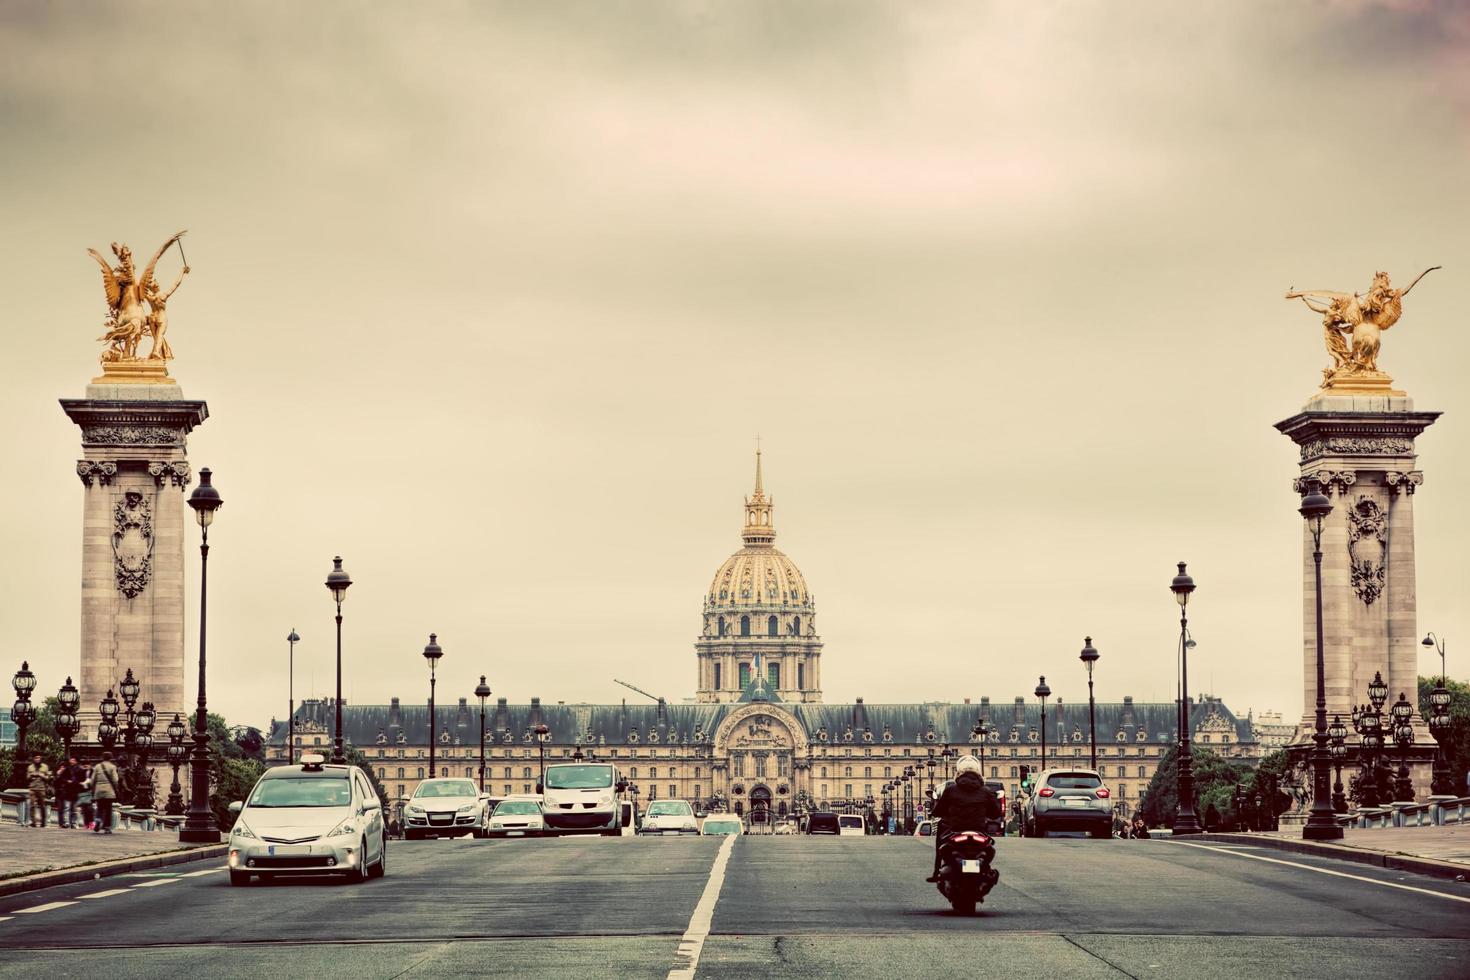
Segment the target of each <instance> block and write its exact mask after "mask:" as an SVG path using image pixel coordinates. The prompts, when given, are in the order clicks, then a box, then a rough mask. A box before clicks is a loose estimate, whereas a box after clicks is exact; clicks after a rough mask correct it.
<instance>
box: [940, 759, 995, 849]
mask: <svg viewBox="0 0 1470 980" xmlns="http://www.w3.org/2000/svg"><path fill="white" fill-rule="evenodd" d="M933 816H934V818H935V819H937V820H941V821H943V823H944V834H945V836H948V835H949V834H952V833H955V832H956V831H960V830H979V831H982V832H983V831H984V830H985V822H986V821H987V820H1000V819H1002V818H1003V817H1004V814H1002V813H1001V812H1000V800H998V799H997V798H996V796H995V791H994V790H992V789H991V788H990V787H989V786H986V785H985V780H984V779H982V778H980V776H979V775H978V774H977V773H973V772H962V773H960V774H959V776H958V777H956V778H955V781H954V782H952V783H950V784H949V785H948V786H946V787H945V788H944V792H943V793H940V794H939V799H937V800H935V801H934V812H933Z"/></svg>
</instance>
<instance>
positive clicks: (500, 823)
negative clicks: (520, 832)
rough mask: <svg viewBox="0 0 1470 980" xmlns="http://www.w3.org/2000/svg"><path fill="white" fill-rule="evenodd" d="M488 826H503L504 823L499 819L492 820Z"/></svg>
mask: <svg viewBox="0 0 1470 980" xmlns="http://www.w3.org/2000/svg"><path fill="white" fill-rule="evenodd" d="M490 826H492V827H504V826H505V823H504V822H503V821H500V820H492V821H490Z"/></svg>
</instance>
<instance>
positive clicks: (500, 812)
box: [485, 796, 546, 837]
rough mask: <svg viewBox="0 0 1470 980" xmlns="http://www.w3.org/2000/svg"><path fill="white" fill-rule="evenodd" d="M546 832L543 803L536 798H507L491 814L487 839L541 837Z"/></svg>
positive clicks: (486, 833) (486, 832)
mask: <svg viewBox="0 0 1470 980" xmlns="http://www.w3.org/2000/svg"><path fill="white" fill-rule="evenodd" d="M545 832H546V822H545V821H544V820H543V819H542V817H541V801H540V800H539V799H538V798H536V797H534V796H521V797H514V796H512V797H507V798H506V799H503V800H501V801H500V802H499V803H497V804H496V805H495V812H494V813H492V814H490V829H489V830H487V831H485V835H486V836H487V837H540V836H541V835H542V834H544V833H545Z"/></svg>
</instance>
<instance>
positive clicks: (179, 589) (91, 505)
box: [61, 383, 209, 758]
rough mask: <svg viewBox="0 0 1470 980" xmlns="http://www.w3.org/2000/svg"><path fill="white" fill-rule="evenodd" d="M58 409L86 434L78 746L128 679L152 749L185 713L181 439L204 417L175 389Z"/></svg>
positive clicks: (184, 465) (92, 389)
mask: <svg viewBox="0 0 1470 980" xmlns="http://www.w3.org/2000/svg"><path fill="white" fill-rule="evenodd" d="M61 407H62V409H63V410H64V411H65V412H66V414H67V416H68V417H69V418H70V419H71V420H72V421H73V422H75V423H76V424H77V425H78V426H79V427H80V428H81V432H82V458H81V459H80V460H78V461H77V476H78V477H80V478H81V481H82V487H83V491H82V493H83V498H82V581H81V586H82V589H81V591H82V604H81V667H80V671H79V675H80V676H79V678H78V689H79V691H80V694H81V711H80V712H79V715H80V716H81V718H82V719H83V725H84V732H83V735H82V736H81V737H82V738H93V737H95V729H96V723H97V719H98V712H97V702H98V701H100V700H101V699H102V698H103V697H104V696H105V695H106V693H107V691H108V689H109V688H112V689H114V690H116V687H117V684H118V681H120V680H121V678H122V677H123V675H124V673H126V671H127V670H128V669H129V668H132V671H133V675H134V676H135V677H136V678H137V679H138V681H139V683H140V685H141V686H142V691H141V693H140V695H139V701H140V702H142V701H152V702H153V704H154V706H155V707H156V708H157V711H158V724H157V726H156V727H155V729H154V734H155V739H157V738H158V737H159V733H161V732H162V730H163V728H164V727H165V726H166V725H167V724H168V722H169V721H170V720H171V719H172V718H173V716H174V713H175V712H179V713H180V714H182V715H184V717H185V718H188V717H189V715H190V712H191V710H192V708H191V705H192V702H193V699H192V698H190V697H188V696H187V693H186V691H185V689H184V656H185V655H184V649H185V644H184V575H185V568H186V548H185V543H186V539H187V538H188V533H187V531H186V527H185V524H186V521H187V523H188V524H192V523H193V515H192V514H188V510H189V508H188V506H187V503H186V501H185V494H186V493H187V492H188V486H189V484H190V482H191V480H192V474H191V471H190V468H189V462H188V457H187V452H186V445H185V439H186V437H187V436H188V434H189V432H190V431H191V430H192V429H193V428H194V427H195V426H196V425H199V424H200V423H201V422H203V421H204V420H205V419H206V418H207V417H208V414H209V412H208V408H207V406H206V405H205V403H204V402H202V401H191V400H188V399H185V398H184V397H183V394H182V393H181V392H180V390H179V387H178V385H176V384H172V383H152V384H99V383H93V384H91V385H88V386H87V397H86V398H63V399H62V400H61ZM186 515H187V516H186ZM164 741H166V739H165V740H164ZM154 755H155V758H156V757H157V756H158V753H157V752H155V753H154Z"/></svg>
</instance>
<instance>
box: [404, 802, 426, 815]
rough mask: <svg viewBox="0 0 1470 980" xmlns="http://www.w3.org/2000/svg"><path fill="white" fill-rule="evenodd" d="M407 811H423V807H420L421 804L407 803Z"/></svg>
mask: <svg viewBox="0 0 1470 980" xmlns="http://www.w3.org/2000/svg"><path fill="white" fill-rule="evenodd" d="M408 812H409V813H423V812H424V808H423V807H421V806H419V805H417V804H409V807H408Z"/></svg>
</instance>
